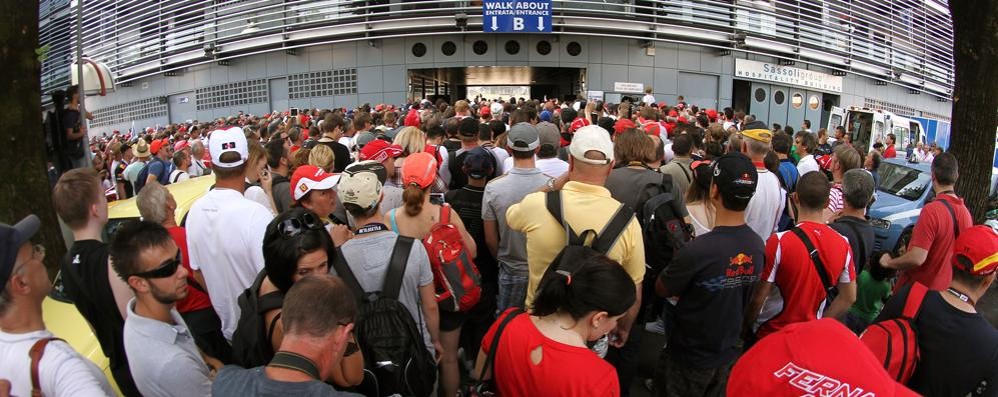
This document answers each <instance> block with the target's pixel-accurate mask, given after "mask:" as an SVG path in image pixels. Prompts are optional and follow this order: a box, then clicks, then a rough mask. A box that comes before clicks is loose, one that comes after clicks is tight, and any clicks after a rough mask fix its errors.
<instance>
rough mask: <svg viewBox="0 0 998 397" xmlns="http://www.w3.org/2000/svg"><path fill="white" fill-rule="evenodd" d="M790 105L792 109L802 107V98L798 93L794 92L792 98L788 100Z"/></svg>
mask: <svg viewBox="0 0 998 397" xmlns="http://www.w3.org/2000/svg"><path fill="white" fill-rule="evenodd" d="M790 105H792V106H793V107H794V109H800V107H801V106H803V105H804V96H803V95H801V94H800V93H799V92H795V93H794V96H793V97H792V98H791V100H790Z"/></svg>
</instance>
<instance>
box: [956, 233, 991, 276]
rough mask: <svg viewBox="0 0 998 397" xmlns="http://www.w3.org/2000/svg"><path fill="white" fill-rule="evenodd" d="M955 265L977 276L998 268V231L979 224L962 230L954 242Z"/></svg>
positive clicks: (987, 273)
mask: <svg viewBox="0 0 998 397" xmlns="http://www.w3.org/2000/svg"><path fill="white" fill-rule="evenodd" d="M953 267H955V268H958V269H963V270H964V271H966V272H968V273H970V274H973V275H975V276H986V275H989V274H991V273H994V272H995V270H996V269H998V232H995V230H994V229H992V228H991V227H989V226H984V225H977V226H972V227H970V228H969V229H965V230H964V231H962V232H960V237H958V238H957V239H956V242H955V243H954V244H953Z"/></svg>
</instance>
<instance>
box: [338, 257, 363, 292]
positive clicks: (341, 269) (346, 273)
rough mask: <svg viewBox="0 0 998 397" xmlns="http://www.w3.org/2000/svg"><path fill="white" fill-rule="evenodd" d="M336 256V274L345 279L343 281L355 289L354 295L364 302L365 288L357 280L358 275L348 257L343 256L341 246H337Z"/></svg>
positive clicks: (351, 288)
mask: <svg viewBox="0 0 998 397" xmlns="http://www.w3.org/2000/svg"><path fill="white" fill-rule="evenodd" d="M335 251H336V257H335V258H334V259H333V269H335V270H336V274H337V275H339V276H340V278H341V279H343V282H344V283H346V284H347V286H348V287H350V290H352V291H353V295H354V297H355V298H357V302H358V303H362V302H364V288H363V287H361V286H360V283H359V282H358V281H357V276H355V275H354V274H353V271H352V270H350V265H349V264H348V263H347V258H346V257H345V256H343V250H341V249H340V247H336V248H335Z"/></svg>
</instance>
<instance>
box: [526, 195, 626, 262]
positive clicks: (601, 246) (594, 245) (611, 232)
mask: <svg viewBox="0 0 998 397" xmlns="http://www.w3.org/2000/svg"><path fill="white" fill-rule="evenodd" d="M545 204H546V206H547V210H548V212H550V213H551V216H553V217H554V219H555V220H557V221H558V223H559V224H561V225H562V226H563V227H564V228H565V233H566V234H567V235H568V240H567V244H566V245H565V248H562V249H561V252H559V253H558V256H556V257H555V258H554V260H553V261H551V265H550V266H548V268H547V270H545V274H547V273H550V272H555V271H558V270H565V271H568V272H569V273H575V271H576V270H578V267H579V266H581V265H582V263H584V262H585V261H586V258H589V257H591V256H599V255H606V254H607V252H610V248H613V245H614V244H615V243H616V242H617V239H618V238H619V237H620V234H621V233H623V232H624V229H626V228H627V225H628V224H629V223H631V219H634V211H633V210H632V209H631V207H630V206H628V205H627V204H620V206H619V207H617V211H616V213H614V214H613V216H612V217H611V218H610V221H609V222H607V224H606V226H604V227H603V230H601V231H600V232H599V233H596V231H594V230H592V229H589V230H585V231H583V232H582V234H576V233H575V230H574V229H572V226H571V225H569V224H568V222H565V220H564V218H562V208H561V191H554V192H547V193H546V195H545ZM590 238H591V240H590Z"/></svg>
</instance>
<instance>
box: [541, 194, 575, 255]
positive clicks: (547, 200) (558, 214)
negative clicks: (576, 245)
mask: <svg viewBox="0 0 998 397" xmlns="http://www.w3.org/2000/svg"><path fill="white" fill-rule="evenodd" d="M544 204H545V206H546V207H547V209H548V212H549V213H551V216H553V217H554V219H555V220H556V221H558V224H560V225H561V226H562V227H563V228H564V229H565V241H566V242H567V243H568V244H571V243H572V242H573V241H575V240H577V239H578V235H577V234H576V233H575V230H572V226H571V225H569V224H568V222H565V219H564V218H563V217H562V211H561V210H562V208H561V191H560V190H556V191H553V192H547V193H545V194H544Z"/></svg>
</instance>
